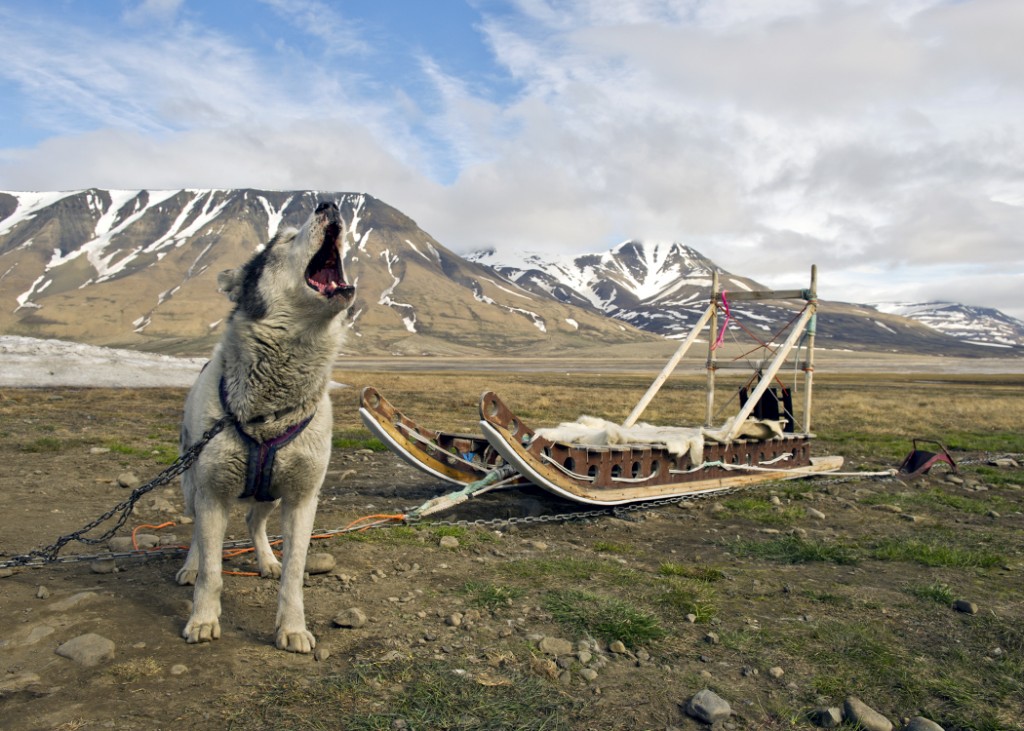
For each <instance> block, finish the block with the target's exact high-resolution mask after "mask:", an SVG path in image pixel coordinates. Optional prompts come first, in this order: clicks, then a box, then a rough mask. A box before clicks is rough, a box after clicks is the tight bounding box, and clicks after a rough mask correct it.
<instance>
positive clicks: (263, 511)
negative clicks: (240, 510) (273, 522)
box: [245, 501, 281, 579]
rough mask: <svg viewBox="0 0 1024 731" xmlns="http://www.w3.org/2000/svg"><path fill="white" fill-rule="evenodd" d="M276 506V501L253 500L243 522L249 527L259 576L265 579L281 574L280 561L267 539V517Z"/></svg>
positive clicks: (274, 577)
mask: <svg viewBox="0 0 1024 731" xmlns="http://www.w3.org/2000/svg"><path fill="white" fill-rule="evenodd" d="M276 507H277V502H276V501H275V502H272V503H261V502H255V501H254V502H253V504H252V507H251V508H249V513H248V514H247V515H246V516H245V523H246V525H247V526H248V527H249V538H251V539H252V545H253V548H254V549H255V552H256V563H257V564H258V565H259V567H260V576H262V577H263V578H265V579H277V578H280V576H281V562H280V561H278V560H277V557H276V556H275V555H274V551H273V549H271V547H270V541H269V540H268V539H267V518H269V517H270V514H271V513H272V512H273V511H274V508H276Z"/></svg>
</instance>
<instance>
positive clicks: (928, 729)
mask: <svg viewBox="0 0 1024 731" xmlns="http://www.w3.org/2000/svg"><path fill="white" fill-rule="evenodd" d="M903 731H945V729H943V728H942V726H940V725H939V724H937V723H935V721H931V720H929V719H927V718H925V717H924V716H914V717H913V718H912V719H910V720H909V721H907V725H906V726H904V727H903Z"/></svg>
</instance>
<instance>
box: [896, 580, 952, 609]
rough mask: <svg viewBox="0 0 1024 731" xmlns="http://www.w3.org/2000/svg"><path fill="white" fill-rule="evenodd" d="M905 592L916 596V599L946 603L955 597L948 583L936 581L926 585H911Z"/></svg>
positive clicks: (950, 602) (949, 602)
mask: <svg viewBox="0 0 1024 731" xmlns="http://www.w3.org/2000/svg"><path fill="white" fill-rule="evenodd" d="M907 593H908V594H910V595H911V596H916V597H917V598H918V599H925V600H927V601H932V602H937V603H939V604H946V605H949V604H952V603H953V599H954V598H955V597H954V596H953V590H952V589H950V588H949V585H948V584H943V583H941V582H938V581H936V582H933V583H931V584H928V585H926V586H911V587H909V588H908V589H907Z"/></svg>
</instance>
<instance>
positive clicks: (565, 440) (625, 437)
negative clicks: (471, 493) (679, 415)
mask: <svg viewBox="0 0 1024 731" xmlns="http://www.w3.org/2000/svg"><path fill="white" fill-rule="evenodd" d="M734 418H735V417H732V418H730V419H729V420H728V421H727V422H725V424H723V425H722V427H721V428H720V429H705V428H703V427H683V426H654V425H652V424H645V423H643V422H639V423H637V424H635V425H633V426H631V427H623V426H621V425H620V424H616V423H614V422H611V421H606V420H604V419H599V418H597V417H594V416H581V417H580V418H579V419H577V420H576V421H565V422H562V423H561V424H559V425H558V426H555V427H551V428H548V429H538V430H537V431H536V435H537V436H538V437H541V438H543V439H547V440H549V441H552V442H561V443H562V444H583V445H588V446H594V447H603V446H613V445H623V446H624V445H652V444H653V445H658V446H661V447H664V448H665V449H667V450H668V451H669V453H671V454H674V455H676V456H677V457H683V456H686V455H689V456H690V462H692V463H693V464H695V465H696V464H700V463H701V462H703V461H704V441H705V439H710V440H711V441H713V442H718V443H720V444H725V443H726V439H725V435H726V434H728V433H729V429H730V428H731V426H732V423H733V419H734ZM781 436H782V424H781V423H780V422H778V421H759V420H754V419H748V420H747V421H746V422H744V424H743V426H742V427H741V428H740V431H739V433H738V434H737V435H736V438H737V439H743V438H747V439H771V438H772V437H781Z"/></svg>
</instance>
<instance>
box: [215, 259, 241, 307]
mask: <svg viewBox="0 0 1024 731" xmlns="http://www.w3.org/2000/svg"><path fill="white" fill-rule="evenodd" d="M242 280H243V272H242V267H238V268H237V269H225V270H224V271H222V272H221V273H220V274H218V275H217V287H218V289H220V291H221V292H223V293H224V294H226V295H227V296H228V299H229V300H231V301H232V302H238V300H239V298H240V297H241V296H242Z"/></svg>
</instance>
